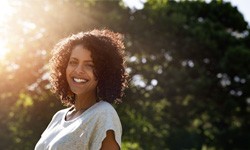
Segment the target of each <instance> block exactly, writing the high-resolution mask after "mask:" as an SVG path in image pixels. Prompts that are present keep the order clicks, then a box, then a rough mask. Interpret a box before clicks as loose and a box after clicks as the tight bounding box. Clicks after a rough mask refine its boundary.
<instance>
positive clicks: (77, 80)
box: [73, 78, 88, 83]
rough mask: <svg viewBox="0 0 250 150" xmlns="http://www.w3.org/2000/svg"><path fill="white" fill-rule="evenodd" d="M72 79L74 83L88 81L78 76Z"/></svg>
mask: <svg viewBox="0 0 250 150" xmlns="http://www.w3.org/2000/svg"><path fill="white" fill-rule="evenodd" d="M73 81H75V82H76V83H86V82H88V80H85V79H80V78H73Z"/></svg>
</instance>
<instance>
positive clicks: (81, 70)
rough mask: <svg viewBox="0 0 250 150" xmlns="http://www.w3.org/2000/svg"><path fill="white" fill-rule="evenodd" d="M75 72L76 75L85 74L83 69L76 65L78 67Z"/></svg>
mask: <svg viewBox="0 0 250 150" xmlns="http://www.w3.org/2000/svg"><path fill="white" fill-rule="evenodd" d="M75 71H76V73H78V74H84V73H85V71H84V69H83V67H82V66H81V65H78V66H77V67H76V69H75Z"/></svg>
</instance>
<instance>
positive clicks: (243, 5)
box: [224, 0, 250, 26]
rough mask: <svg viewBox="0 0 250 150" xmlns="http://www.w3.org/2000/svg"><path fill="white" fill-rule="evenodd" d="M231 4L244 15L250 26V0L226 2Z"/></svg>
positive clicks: (230, 0) (228, 0)
mask: <svg viewBox="0 0 250 150" xmlns="http://www.w3.org/2000/svg"><path fill="white" fill-rule="evenodd" d="M224 1H227V2H231V4H232V5H233V6H236V7H237V8H238V10H239V11H240V12H241V13H242V14H243V16H244V18H245V20H246V21H247V22H248V26H249V25H250V0H224Z"/></svg>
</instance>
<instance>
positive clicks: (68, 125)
mask: <svg viewBox="0 0 250 150" xmlns="http://www.w3.org/2000/svg"><path fill="white" fill-rule="evenodd" d="M69 110H70V108H66V109H63V110H60V111H58V112H57V113H56V114H55V115H54V116H53V118H52V120H51V122H50V123H49V125H48V127H47V128H46V130H45V131H44V132H43V134H42V136H41V138H40V140H39V141H38V143H37V144H36V147H35V150H69V149H70V150H99V149H100V148H101V145H102V141H103V140H104V138H105V137H106V132H107V131H108V130H113V131H114V134H115V140H116V142H117V143H118V145H119V146H120V148H121V134H122V126H121V122H120V119H119V117H118V115H117V112H116V111H115V109H114V108H113V106H112V105H111V104H109V103H108V102H105V101H100V102H98V103H96V104H94V105H93V106H91V107H90V108H89V109H87V110H86V111H85V112H83V113H82V114H81V115H80V116H78V117H77V118H74V119H72V120H69V121H65V116H66V114H67V112H68V111H69Z"/></svg>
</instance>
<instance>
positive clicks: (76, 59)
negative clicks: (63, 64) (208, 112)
mask: <svg viewBox="0 0 250 150" xmlns="http://www.w3.org/2000/svg"><path fill="white" fill-rule="evenodd" d="M70 59H74V60H78V59H77V58H75V57H70Z"/></svg>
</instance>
